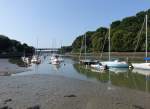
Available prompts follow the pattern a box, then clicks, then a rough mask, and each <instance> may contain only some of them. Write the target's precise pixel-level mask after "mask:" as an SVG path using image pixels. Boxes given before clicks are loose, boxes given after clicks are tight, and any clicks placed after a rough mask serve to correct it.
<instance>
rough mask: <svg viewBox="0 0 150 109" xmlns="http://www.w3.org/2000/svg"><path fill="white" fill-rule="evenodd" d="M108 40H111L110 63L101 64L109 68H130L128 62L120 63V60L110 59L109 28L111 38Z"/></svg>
mask: <svg viewBox="0 0 150 109" xmlns="http://www.w3.org/2000/svg"><path fill="white" fill-rule="evenodd" d="M108 40H109V52H108V53H109V54H108V56H109V60H108V61H104V62H101V63H102V65H104V66H107V67H108V68H128V67H129V65H128V63H127V62H125V61H120V60H119V59H111V58H110V28H109V37H108Z"/></svg>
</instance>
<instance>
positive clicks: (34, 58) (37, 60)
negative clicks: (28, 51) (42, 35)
mask: <svg viewBox="0 0 150 109" xmlns="http://www.w3.org/2000/svg"><path fill="white" fill-rule="evenodd" d="M37 48H38V40H37ZM31 63H35V64H40V63H41V59H40V57H39V55H38V53H37V49H35V54H34V55H33V56H32V59H31Z"/></svg>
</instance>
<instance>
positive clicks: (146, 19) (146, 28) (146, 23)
mask: <svg viewBox="0 0 150 109" xmlns="http://www.w3.org/2000/svg"><path fill="white" fill-rule="evenodd" d="M145 44H146V46H145V47H146V51H145V52H146V58H147V14H146V43H145ZM146 63H147V60H146Z"/></svg>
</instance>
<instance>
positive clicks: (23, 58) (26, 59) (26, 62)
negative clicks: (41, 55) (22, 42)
mask: <svg viewBox="0 0 150 109" xmlns="http://www.w3.org/2000/svg"><path fill="white" fill-rule="evenodd" d="M21 60H22V61H23V62H24V63H25V64H27V65H30V60H29V58H28V57H26V56H25V51H24V56H22V57H21Z"/></svg>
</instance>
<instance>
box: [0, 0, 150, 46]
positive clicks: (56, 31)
mask: <svg viewBox="0 0 150 109" xmlns="http://www.w3.org/2000/svg"><path fill="white" fill-rule="evenodd" d="M149 8H150V0H0V34H3V35H6V36H8V37H9V38H11V39H16V40H19V41H21V42H22V43H27V44H29V45H31V46H35V47H36V46H37V40H38V47H40V48H45V47H53V48H56V47H60V46H61V45H63V46H68V45H71V44H72V42H73V40H74V39H75V38H76V37H77V36H79V35H81V34H84V33H85V32H86V31H89V30H90V31H94V30H96V29H97V28H99V27H101V26H103V27H109V25H110V24H111V22H112V21H115V20H121V19H122V18H124V17H128V16H133V15H135V14H136V13H137V12H139V11H144V10H147V9H149Z"/></svg>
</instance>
